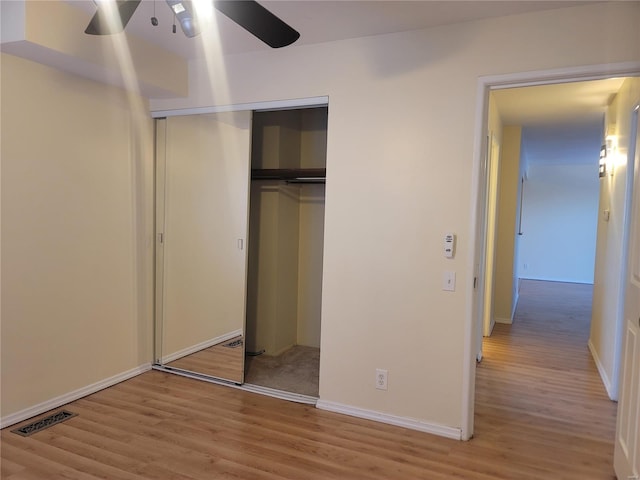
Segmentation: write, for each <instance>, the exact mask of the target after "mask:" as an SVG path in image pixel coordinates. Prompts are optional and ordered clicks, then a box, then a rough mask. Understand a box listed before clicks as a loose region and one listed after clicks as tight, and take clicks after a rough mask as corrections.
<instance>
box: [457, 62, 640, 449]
mask: <svg viewBox="0 0 640 480" xmlns="http://www.w3.org/2000/svg"><path fill="white" fill-rule="evenodd" d="M638 75H640V62H625V63H615V64H600V65H589V66H582V67H567V68H561V69H552V70H539V71H531V72H521V73H512V74H503V75H490V76H482V77H479V78H478V83H477V96H476V114H475V132H474V148H473V167H472V175H471V206H470V212H471V215H470V221H471V225H470V230H469V231H470V232H474V236H473V237H472V238H470V240H469V260H468V264H467V269H468V271H472V272H474V274H475V278H474V284H475V285H473V286H472V287H471V288H469V289H468V290H467V299H466V300H467V302H466V304H467V311H466V315H465V349H464V359H463V362H464V363H463V384H462V387H463V398H462V429H461V430H462V439H463V440H469V439H470V438H471V437H472V436H473V426H474V411H475V373H476V371H475V367H476V359H477V356H478V353H479V352H478V338H479V335H480V334H481V329H482V315H481V312H483V311H484V299H483V298H482V296H481V295H479V292H482V291H484V282H485V277H486V272H485V271H484V270H485V269H484V264H485V260H486V257H487V255H489V254H492V252H488V251H487V250H486V241H485V237H486V230H487V225H486V212H485V208H486V200H487V199H486V195H487V194H488V189H487V188H486V182H487V177H486V172H485V171H483V169H482V164H483V159H484V155H485V153H484V152H486V151H487V141H488V140H487V134H488V110H489V93H490V91H492V90H499V89H505V88H515V87H528V86H538V85H552V84H560V83H573V82H582V81H587V80H602V79H606V78H611V77H618V76H623V77H627V76H638Z"/></svg>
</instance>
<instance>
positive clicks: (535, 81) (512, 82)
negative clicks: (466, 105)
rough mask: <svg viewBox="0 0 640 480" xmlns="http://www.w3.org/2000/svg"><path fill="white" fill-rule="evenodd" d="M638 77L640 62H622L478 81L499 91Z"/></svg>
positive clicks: (539, 71) (507, 75)
mask: <svg viewBox="0 0 640 480" xmlns="http://www.w3.org/2000/svg"><path fill="white" fill-rule="evenodd" d="M639 75H640V62H623V63H605V64H602V65H587V66H583V67H566V68H559V69H556V70H532V71H529V72H520V73H511V74H506V75H487V76H483V77H480V78H479V80H480V81H481V82H483V84H484V85H486V86H487V87H488V88H489V89H490V90H499V89H504V88H519V87H534V86H539V85H557V84H561V83H573V82H584V81H588V80H602V79H606V78H611V77H637V76H639Z"/></svg>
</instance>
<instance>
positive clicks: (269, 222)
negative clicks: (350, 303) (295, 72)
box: [244, 107, 327, 397]
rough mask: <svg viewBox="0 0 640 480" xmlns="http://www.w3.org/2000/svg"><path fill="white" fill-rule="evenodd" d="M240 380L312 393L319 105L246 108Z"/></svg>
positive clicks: (323, 110) (318, 256)
mask: <svg viewBox="0 0 640 480" xmlns="http://www.w3.org/2000/svg"><path fill="white" fill-rule="evenodd" d="M251 132H252V133H251V135H252V139H251V185H250V206H249V236H248V268H247V301H246V331H245V352H246V358H245V371H244V374H245V375H244V381H245V382H246V383H248V384H252V385H258V386H260V387H263V388H269V389H275V390H280V391H284V392H290V393H294V394H300V395H308V396H312V397H317V396H318V373H319V363H320V312H321V300H322V259H323V238H324V204H325V171H326V170H325V169H326V148H327V107H317V108H304V109H295V110H277V111H258V112H254V114H253V120H252V128H251Z"/></svg>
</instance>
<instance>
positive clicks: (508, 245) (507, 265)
mask: <svg viewBox="0 0 640 480" xmlns="http://www.w3.org/2000/svg"><path fill="white" fill-rule="evenodd" d="M521 137H522V128H521V127H516V126H506V127H504V128H503V130H502V148H501V156H500V172H499V175H500V193H499V194H498V198H499V203H498V229H497V240H496V249H497V255H496V268H495V292H494V297H493V298H494V317H495V321H496V322H498V323H511V322H512V320H513V312H514V310H515V303H516V301H517V298H516V296H515V294H514V292H515V291H517V290H516V285H517V279H516V278H515V271H514V262H515V258H514V255H515V240H516V227H517V225H516V222H517V220H518V212H517V207H518V192H519V187H520V178H519V176H520V141H521Z"/></svg>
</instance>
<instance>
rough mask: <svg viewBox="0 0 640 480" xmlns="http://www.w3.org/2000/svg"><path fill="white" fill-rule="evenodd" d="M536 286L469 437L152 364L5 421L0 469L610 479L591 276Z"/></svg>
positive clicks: (504, 337) (500, 353) (483, 378)
mask: <svg viewBox="0 0 640 480" xmlns="http://www.w3.org/2000/svg"><path fill="white" fill-rule="evenodd" d="M547 287H549V286H548V285H542V284H540V285H537V284H526V285H524V287H523V288H524V289H526V291H523V296H522V297H521V303H520V307H521V308H519V312H518V318H517V319H516V323H515V324H514V325H513V326H504V325H498V326H496V330H495V332H494V335H493V336H492V337H491V338H490V339H488V340H487V341H486V342H485V358H484V360H483V362H482V363H481V364H480V366H479V367H478V374H477V385H476V392H477V405H476V436H475V438H474V439H473V440H471V441H470V442H458V441H454V440H448V439H444V438H440V437H436V436H433V435H428V434H424V433H420V432H416V431H411V430H406V429H403V428H399V427H393V426H389V425H384V424H380V423H375V422H371V421H366V420H360V419H356V418H352V417H347V416H343V415H339V414H334V413H330V412H325V411H321V410H317V409H315V408H313V407H311V406H308V405H300V404H293V403H289V402H286V401H282V400H277V399H274V398H270V397H265V396H260V395H256V394H251V393H246V392H243V391H240V390H236V389H233V388H229V387H224V386H218V385H213V384H209V383H204V382H199V381H196V380H191V379H187V378H183V377H179V376H175V375H170V374H166V373H162V372H157V371H151V372H148V373H145V374H142V375H139V376H138V377H136V378H133V379H131V380H128V381H126V382H123V383H121V384H118V385H116V386H114V387H111V388H108V389H106V390H103V391H101V392H98V393H96V394H94V395H91V396H88V397H86V398H83V399H81V400H78V401H75V402H73V403H71V404H69V405H68V406H67V408H68V409H69V410H71V411H73V412H76V413H78V416H77V417H74V418H72V419H70V420H68V421H66V422H64V423H62V424H59V425H56V426H54V427H51V428H49V429H47V430H44V431H42V432H39V433H37V434H35V435H33V436H31V437H27V438H23V437H20V436H18V435H16V434H13V433H11V432H10V431H9V429H4V430H3V431H2V433H1V440H2V444H1V454H2V470H1V476H2V479H7V480H18V479H24V480H33V479H94V478H103V479H114V480H115V479H141V478H153V479H162V480H170V479H247V480H259V479H265V480H266V479H269V480H276V479H292V480H294V479H295V480H302V479H319V480H320V479H321V480H329V479H384V480H390V479H402V480H406V479H449V478H458V479H469V480H490V479H505V480H507V479H509V480H515V479H518V480H541V479H545V480H546V479H559V480H585V479H589V480H599V479H611V478H613V470H612V467H611V464H612V451H613V429H614V418H615V404H614V403H613V402H610V401H609V400H608V399H607V397H606V395H605V393H604V389H603V388H602V385H601V383H600V381H599V378H598V375H597V372H596V369H595V365H594V364H593V361H592V360H591V358H590V356H589V353H588V351H587V348H586V335H587V334H588V319H587V320H585V318H586V317H585V315H586V314H587V312H588V306H587V308H584V307H583V306H581V305H582V302H583V301H589V300H590V287H586V288H583V287H584V286H578V288H575V287H576V286H572V285H564V286H562V288H559V286H558V285H553V286H552V288H547ZM529 289H530V291H529ZM547 294H548V295H547ZM562 312H564V313H562Z"/></svg>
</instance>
